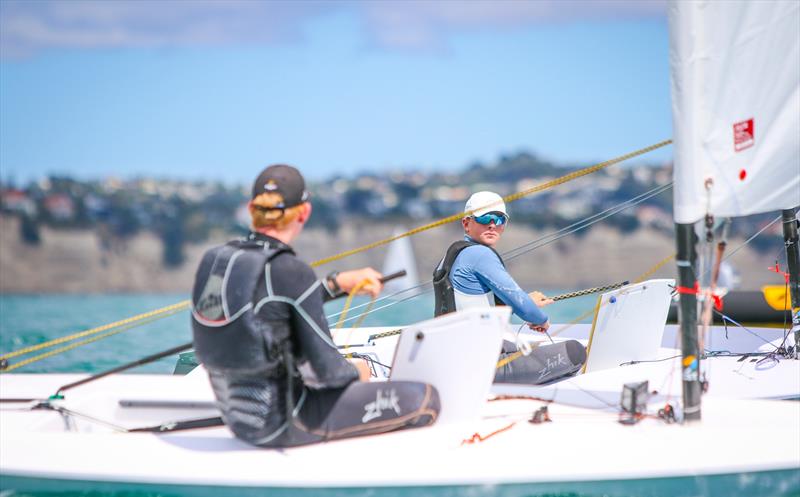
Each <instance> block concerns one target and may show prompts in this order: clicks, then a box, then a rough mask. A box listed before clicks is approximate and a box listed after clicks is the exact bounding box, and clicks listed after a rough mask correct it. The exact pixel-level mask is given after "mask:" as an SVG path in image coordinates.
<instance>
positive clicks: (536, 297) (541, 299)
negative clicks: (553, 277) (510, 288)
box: [528, 292, 555, 307]
mask: <svg viewBox="0 0 800 497" xmlns="http://www.w3.org/2000/svg"><path fill="white" fill-rule="evenodd" d="M528 296H529V297H530V298H531V300H533V303H534V304H536V305H537V306H539V307H544V306H546V305H550V304H552V303H553V302H555V301H554V300H553V299H551V298H549V297H547V296H546V295H545V294H543V293H542V292H531V293H529V294H528Z"/></svg>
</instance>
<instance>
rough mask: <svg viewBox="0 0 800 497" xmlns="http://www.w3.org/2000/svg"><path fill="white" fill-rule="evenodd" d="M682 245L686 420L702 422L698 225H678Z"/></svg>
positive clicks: (680, 280)
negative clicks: (698, 332)
mask: <svg viewBox="0 0 800 497" xmlns="http://www.w3.org/2000/svg"><path fill="white" fill-rule="evenodd" d="M675 236H676V240H677V245H678V254H677V265H678V295H679V296H680V304H679V306H678V322H679V323H680V329H681V355H682V360H681V364H682V373H683V374H682V378H683V419H684V420H686V421H699V420H700V396H701V394H702V385H701V383H700V350H699V347H698V340H697V292H696V290H695V288H696V285H697V279H696V277H695V271H694V269H695V262H696V260H697V252H696V251H695V234H694V224H684V223H675Z"/></svg>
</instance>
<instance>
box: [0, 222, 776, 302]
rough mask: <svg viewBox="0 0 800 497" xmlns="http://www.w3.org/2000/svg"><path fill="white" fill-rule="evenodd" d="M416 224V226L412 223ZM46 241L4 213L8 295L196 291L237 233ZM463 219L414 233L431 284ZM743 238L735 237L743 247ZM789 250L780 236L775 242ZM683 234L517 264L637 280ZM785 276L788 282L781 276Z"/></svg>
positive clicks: (592, 277)
mask: <svg viewBox="0 0 800 497" xmlns="http://www.w3.org/2000/svg"><path fill="white" fill-rule="evenodd" d="M396 227H397V226H395V225H393V224H388V223H385V224H383V223H354V224H352V225H346V226H342V227H340V228H339V230H338V231H337V232H335V233H331V232H329V231H327V230H324V229H319V228H317V229H307V230H306V231H304V232H303V234H302V236H301V237H300V238H299V239H298V240H297V243H296V244H295V249H296V250H297V252H298V254H299V255H300V256H301V257H302V258H303V259H305V260H307V261H309V262H310V261H314V260H317V259H321V258H323V257H327V256H330V255H333V254H337V253H339V252H342V251H344V250H348V249H352V248H356V247H359V246H361V245H364V244H366V243H369V242H373V241H376V240H380V239H383V238H385V237H388V236H390V235H391V234H392V232H393V230H394V229H395V228H396ZM411 227H412V226H407V227H405V228H406V229H407V228H411ZM546 233H547V232H544V231H537V230H534V229H531V228H529V227H527V226H523V225H520V224H511V225H510V226H509V229H508V231H507V232H506V233H505V235H504V237H503V239H502V241H501V242H500V245H499V246H498V249H499V251H500V252H501V253H503V252H507V251H509V250H511V249H515V248H517V247H519V246H521V245H523V244H526V243H529V242H531V241H533V240H535V239H537V238H540V237H542V236H543V235H545V234H546ZM40 236H41V242H40V243H39V244H38V245H28V244H25V243H23V241H22V240H21V237H20V229H19V220H18V219H17V218H16V217H11V216H0V293H107V292H126V293H127V292H134V293H136V292H148V293H153V292H155V293H158V292H186V293H187V294H188V292H190V291H191V286H192V279H193V276H194V271H195V268H196V266H197V263H198V261H199V260H200V257H202V254H203V252H204V251H205V249H207V248H208V247H210V246H213V245H215V244H218V243H222V242H224V241H225V240H227V238H228V236H227V235H223V234H216V235H214V236H212V238H211V239H210V240H209V241H208V242H206V243H203V244H188V245H186V246H185V247H184V255H185V262H184V263H183V264H181V265H179V266H177V267H174V268H169V269H167V268H165V267H163V265H162V258H163V245H162V242H161V240H160V239H159V238H158V237H156V236H155V235H153V234H151V233H149V232H141V233H140V234H138V235H136V236H134V237H132V238H129V239H125V240H120V241H118V242H117V243H114V244H111V245H110V246H109V244H108V243H101V239H100V236H99V234H98V233H97V232H96V231H95V230H75V229H52V228H48V227H42V229H41V233H40ZM460 236H461V230H460V226H459V225H458V223H453V224H451V225H448V226H445V227H441V228H438V229H435V230H430V231H426V232H423V233H421V234H418V235H416V236H414V237H412V240H411V242H412V245H413V247H414V252H415V254H416V258H417V269H418V273H419V275H420V279H421V280H423V281H425V280H426V279H428V278H429V275H430V273H431V271H432V269H433V267H434V266H435V265H436V263H437V262H438V261H439V259H440V258H441V256H442V254H443V253H444V250H445V249H446V247H447V246H448V245H449V244H450V243H451V242H452V241H454V240H457V239H459V238H460ZM740 243H741V241H737V240H732V241H731V242H730V244H729V247H731V249H732V248H736V247H737V246H739V244H740ZM776 244H777V245H776V246H777V247H780V245H781V243H780V240H777V239H776ZM674 250H675V248H674V241H673V240H672V239H671V238H670V237H668V236H667V235H665V234H664V233H661V232H657V231H655V230H649V229H640V230H637V231H635V232H633V233H630V234H627V235H622V234H621V233H620V232H619V231H617V230H615V229H612V228H607V227H595V228H593V229H592V230H590V231H589V232H588V233H586V234H585V235H584V236H583V237H580V238H578V237H575V236H567V237H565V238H562V239H561V240H559V241H556V242H554V243H551V244H549V245H546V246H544V247H541V248H539V249H536V250H534V251H531V252H528V253H526V254H523V255H521V256H519V257H517V258H515V259H513V260H511V261H508V267H509V270H510V271H511V273H512V274H513V275H514V277H515V278H516V279H517V281H518V282H519V283H520V285H521V286H522V287H523V288H526V289H530V290H532V289H536V288H542V289H578V288H584V287H588V286H594V285H602V284H608V283H611V282H616V281H622V280H626V279H629V280H632V279H634V278H636V277H638V276H639V275H641V274H642V273H644V272H645V271H647V270H648V269H649V268H651V267H652V266H653V265H654V264H656V263H657V262H658V261H660V260H662V259H663V258H664V257H666V256H668V255H670V254H672V253H673V252H674ZM386 253H387V250H386V247H380V248H377V249H374V250H371V251H368V252H366V253H362V254H357V255H354V256H351V257H348V258H345V259H343V260H340V261H336V262H333V263H330V264H327V265H324V266H320V267H318V268H317V273H318V274H320V275H323V274H326V273H327V272H329V271H332V270H333V269H339V270H345V269H351V268H356V267H361V266H364V265H371V266H374V267H376V268H378V269H380V268H381V267H383V265H384V262H385V257H386ZM731 260H732V263H733V265H734V267H735V268H736V269H737V271H739V273H740V274H741V279H742V282H741V285H740V286H741V287H742V288H748V289H756V288H759V287H760V286H761V285H762V284H766V283H771V284H776V283H775V281H772V280H774V279H775V278H772V276H774V275H773V274H771V273H769V272H767V271H766V270H765V268H766V267H767V266H768V265H770V264H774V261H772V260H769V259H768V257H765V256H763V255H759V254H758V253H757V252H755V251H752V250H750V249H749V248H747V247H746V248H744V249H742V250H740V251H738V252H737V253H736V254H735V255H734V256H733V258H732V259H731ZM674 274H675V266H674V263H669V264H666V265H665V266H664V267H663V268H661V269H660V270H659V271H658V272H656V273H655V274H654V275H653V276H651V277H668V278H672V277H674ZM778 283H780V282H778Z"/></svg>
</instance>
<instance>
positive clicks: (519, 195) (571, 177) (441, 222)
mask: <svg viewBox="0 0 800 497" xmlns="http://www.w3.org/2000/svg"><path fill="white" fill-rule="evenodd" d="M670 143H672V140H664V141H662V142H659V143H656V144H654V145H650V146H649V147H645V148H642V149H639V150H636V151H634V152H631V153H628V154H625V155H622V156H619V157H617V158H615V159H611V160H607V161H605V162H601V163H599V164H595V165H594V166H590V167H586V168H584V169H580V170H578V171H575V172H572V173H569V174H566V175H564V176H561V177H560V178H556V179H554V180H552V181H548V182H546V183H542V184H540V185H536V186H534V187H532V188H529V189H527V190H523V191H521V192H517V193H512V194H511V195H507V196H505V197H503V201H504V202H513V201H515V200H518V199H520V198H522V197H525V196H526V195H530V194H532V193H537V192H541V191H543V190H547V189H549V188H553V187H555V186H558V185H561V184H563V183H566V182H568V181H572V180H574V179H577V178H580V177H582V176H586V175H587V174H592V173H594V172H597V171H599V170H601V169H604V168H606V167H608V166H612V165H614V164H617V163H620V162H622V161H625V160H628V159H631V158H633V157H636V156H639V155H642V154H646V153H648V152H652V151H653V150H655V149H657V148H661V147H664V146H666V145H669V144H670ZM490 205H492V204H488V205H486V206H481V207H479V208H477V209H483V208H485V207H488V206H490ZM477 209H474V210H477ZM469 214H472V212H466V213H461V212H459V213H458V214H453V215H452V216H449V217H446V218H443V219H439V220H438V221H434V222H432V223H428V224H425V225H423V226H419V227H417V228H414V229H412V230H409V231H406V232H405V233H400V234H399V235H395V236H391V237H389V238H385V239H383V240H378V241H376V242H372V243H368V244H367V245H363V246H361V247H358V248H354V249H351V250H346V251H344V252H341V253H339V254H336V255H332V256H330V257H326V258H324V259H319V260H317V261H314V262H312V263H311V266H312V267H316V266H321V265H323V264H327V263H329V262H333V261H337V260H339V259H344V258H345V257H348V256H351V255H354V254H358V253H361V252H365V251H367V250H370V249H373V248H376V247H380V246H381V245H386V244H388V243H391V242H393V241H395V240H399V239H400V238H405V237H407V236H411V235H416V234H417V233H421V232H423V231H427V230H430V229H433V228H437V227H439V226H442V225H444V224H447V223H451V222H453V221H458V220H459V219H462V218H463V217H464V216H465V215H469Z"/></svg>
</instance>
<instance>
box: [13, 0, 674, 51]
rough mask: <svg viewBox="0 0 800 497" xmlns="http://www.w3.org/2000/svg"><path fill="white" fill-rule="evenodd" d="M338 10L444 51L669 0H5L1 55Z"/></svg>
mask: <svg viewBox="0 0 800 497" xmlns="http://www.w3.org/2000/svg"><path fill="white" fill-rule="evenodd" d="M335 11H347V12H350V13H351V14H353V15H354V16H356V17H357V18H358V19H359V20H360V21H361V22H362V23H363V25H364V32H365V35H366V37H367V40H366V42H367V43H368V44H371V45H374V46H377V47H379V48H385V49H400V50H431V49H433V50H437V49H441V48H443V47H445V46H446V44H447V37H448V35H449V34H452V33H460V32H468V31H475V30H505V29H516V28H521V27H526V26H530V25H534V24H541V23H552V22H568V21H572V20H608V19H618V18H631V17H663V16H664V1H663V0H650V1H632V0H631V1H626V0H533V1H524V0H507V1H503V0H494V1H485V0H473V1H469V0H453V1H413V2H412V1H398V0H387V1H363V2H358V1H340V2H334V1H321V0H320V1H317V0H314V1H298V2H295V1H269V2H267V1H256V0H162V1H156V0H116V1H98V0H72V1H60V0H44V1H38V2H33V1H27V0H21V1H20V0H3V1H2V2H0V56H2V57H21V56H26V55H32V54H35V53H37V52H39V51H41V50H44V49H48V48H114V47H151V46H196V45H219V44H236V43H286V42H299V41H300V40H302V38H303V28H304V25H305V23H306V22H307V21H309V20H311V19H313V18H317V17H320V16H324V15H327V14H329V13H331V12H335Z"/></svg>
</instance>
